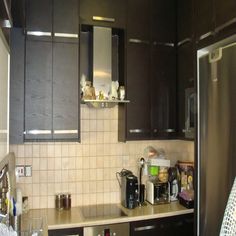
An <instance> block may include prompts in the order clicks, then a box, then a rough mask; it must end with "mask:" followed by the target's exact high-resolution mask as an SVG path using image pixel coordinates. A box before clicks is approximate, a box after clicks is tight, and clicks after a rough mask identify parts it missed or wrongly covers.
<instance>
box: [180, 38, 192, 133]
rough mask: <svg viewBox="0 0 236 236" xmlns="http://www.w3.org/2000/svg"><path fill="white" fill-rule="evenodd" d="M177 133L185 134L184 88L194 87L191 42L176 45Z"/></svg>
mask: <svg viewBox="0 0 236 236" xmlns="http://www.w3.org/2000/svg"><path fill="white" fill-rule="evenodd" d="M177 79H178V90H177V96H178V133H179V136H180V137H184V136H185V132H186V128H185V90H186V89H187V88H193V87H194V51H193V44H192V43H187V44H184V45H182V46H180V47H178V75H177Z"/></svg>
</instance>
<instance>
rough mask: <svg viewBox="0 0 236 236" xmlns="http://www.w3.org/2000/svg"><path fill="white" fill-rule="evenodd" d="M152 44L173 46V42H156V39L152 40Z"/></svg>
mask: <svg viewBox="0 0 236 236" xmlns="http://www.w3.org/2000/svg"><path fill="white" fill-rule="evenodd" d="M153 45H154V46H156V45H160V46H165V47H172V48H173V47H174V46H175V44H174V43H168V42H167V43H166V42H156V41H154V42H153Z"/></svg>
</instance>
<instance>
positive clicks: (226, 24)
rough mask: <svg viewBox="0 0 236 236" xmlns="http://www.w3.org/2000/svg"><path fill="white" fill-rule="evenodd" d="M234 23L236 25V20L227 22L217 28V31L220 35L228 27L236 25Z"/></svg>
mask: <svg viewBox="0 0 236 236" xmlns="http://www.w3.org/2000/svg"><path fill="white" fill-rule="evenodd" d="M234 23H236V18H233V19H231V20H229V21H227V22H226V23H224V24H222V25H220V26H218V27H216V29H215V31H216V32H217V33H218V32H220V31H221V30H223V29H225V28H226V27H228V26H230V25H232V24H234Z"/></svg>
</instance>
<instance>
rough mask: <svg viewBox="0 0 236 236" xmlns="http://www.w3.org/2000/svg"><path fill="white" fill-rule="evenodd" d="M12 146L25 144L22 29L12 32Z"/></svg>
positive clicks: (23, 44) (23, 45) (23, 41)
mask: <svg viewBox="0 0 236 236" xmlns="http://www.w3.org/2000/svg"><path fill="white" fill-rule="evenodd" d="M10 59H11V61H10V68H11V70H10V127H9V128H10V136H9V138H10V140H9V141H10V144H20V143H23V142H24V134H23V132H24V78H25V74H24V61H25V37H24V34H23V31H22V29H21V28H13V29H12V30H11V57H10Z"/></svg>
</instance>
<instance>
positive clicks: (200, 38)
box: [199, 31, 215, 41]
mask: <svg viewBox="0 0 236 236" xmlns="http://www.w3.org/2000/svg"><path fill="white" fill-rule="evenodd" d="M214 34H215V32H214V31H209V32H207V33H205V34H203V35H201V36H200V37H199V41H200V40H203V39H206V38H208V37H210V36H213V35H214Z"/></svg>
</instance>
